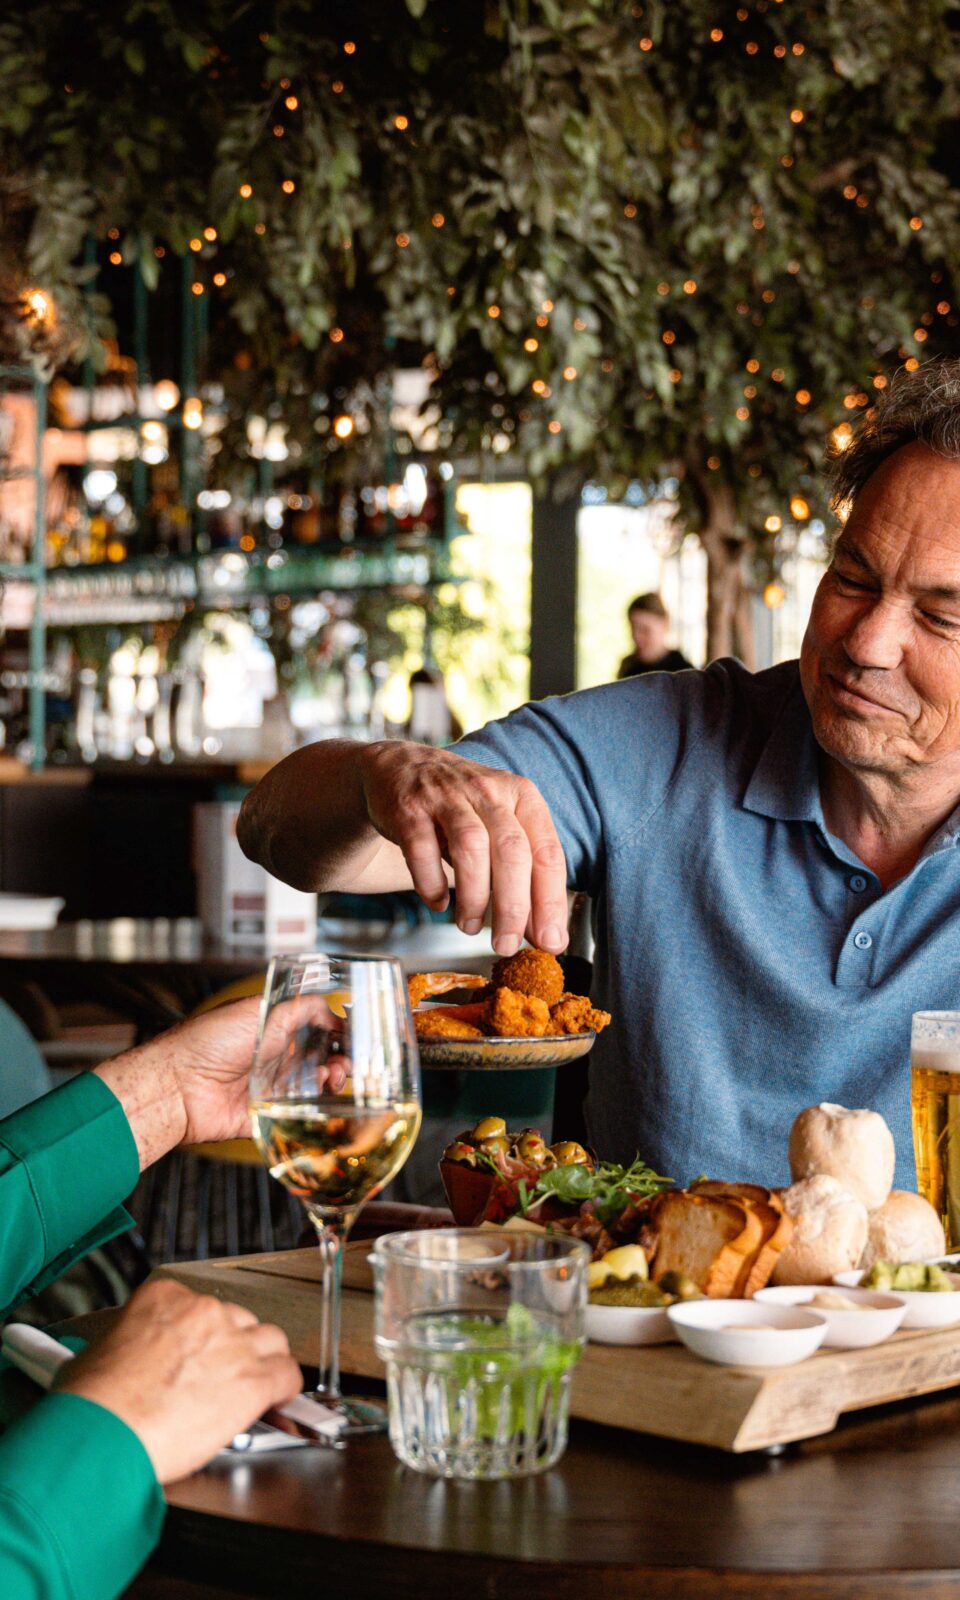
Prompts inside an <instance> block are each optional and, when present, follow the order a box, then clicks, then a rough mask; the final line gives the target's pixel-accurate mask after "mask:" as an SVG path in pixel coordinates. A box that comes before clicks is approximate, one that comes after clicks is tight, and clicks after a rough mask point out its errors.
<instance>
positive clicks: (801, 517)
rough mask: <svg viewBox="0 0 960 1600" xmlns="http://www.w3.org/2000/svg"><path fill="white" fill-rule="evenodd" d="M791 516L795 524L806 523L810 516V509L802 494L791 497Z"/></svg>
mask: <svg viewBox="0 0 960 1600" xmlns="http://www.w3.org/2000/svg"><path fill="white" fill-rule="evenodd" d="M790 515H791V517H792V518H793V520H794V522H806V521H807V518H808V517H809V515H810V507H809V505H808V504H807V502H806V500H804V498H803V495H802V494H794V495H791V496H790Z"/></svg>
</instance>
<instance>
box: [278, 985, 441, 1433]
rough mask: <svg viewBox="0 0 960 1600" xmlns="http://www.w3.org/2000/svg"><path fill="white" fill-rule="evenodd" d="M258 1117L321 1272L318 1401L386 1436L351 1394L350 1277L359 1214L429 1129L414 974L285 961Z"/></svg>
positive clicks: (356, 1428) (354, 1425) (377, 1415)
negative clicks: (347, 1381) (344, 1308)
mask: <svg viewBox="0 0 960 1600" xmlns="http://www.w3.org/2000/svg"><path fill="white" fill-rule="evenodd" d="M250 1113H251V1117H252V1119H253V1133H254V1138H255V1139H256V1141H257V1145H258V1147H259V1150H260V1154H261V1156H262V1157H263V1159H264V1161H265V1162H266V1164H267V1166H268V1167H269V1169H270V1173H271V1176H272V1177H274V1178H276V1179H277V1181H278V1182H279V1183H282V1184H283V1185H284V1187H285V1188H287V1189H289V1190H290V1191H291V1193H292V1194H295V1195H297V1196H298V1198H299V1199H300V1200H301V1201H302V1202H303V1206H304V1209H305V1210H306V1212H307V1215H308V1216H309V1218H310V1220H311V1222H312V1223H313V1225H314V1227H315V1228H316V1230H317V1239H318V1241H319V1244H320V1260H321V1263H322V1298H321V1324H320V1362H319V1368H320V1371H319V1379H318V1383H317V1389H316V1398H317V1399H318V1400H322V1401H323V1403H324V1404H325V1405H326V1406H329V1407H330V1408H331V1409H332V1410H335V1411H337V1412H339V1413H340V1414H341V1417H342V1418H343V1432H344V1433H358V1432H364V1433H366V1432H372V1431H377V1430H380V1429H383V1428H384V1427H385V1426H386V1413H385V1409H384V1407H383V1406H382V1405H380V1404H379V1403H378V1402H371V1401H356V1400H348V1399H345V1398H344V1397H343V1396H342V1395H341V1393H340V1373H339V1345H340V1267H341V1259H342V1250H343V1245H344V1242H345V1240H346V1238H347V1235H348V1233H349V1231H350V1228H351V1226H352V1225H353V1222H354V1219H355V1217H356V1215H357V1213H358V1211H359V1210H360V1207H361V1206H362V1205H363V1204H364V1202H365V1201H366V1200H369V1199H370V1197H371V1196H372V1195H375V1194H377V1193H378V1192H379V1191H380V1190H381V1189H382V1188H383V1187H384V1186H385V1185H386V1184H388V1183H389V1182H390V1180H391V1178H393V1177H395V1175H396V1174H397V1173H398V1172H399V1170H400V1168H401V1167H402V1166H403V1163H404V1162H405V1161H406V1159H407V1156H408V1155H409V1154H410V1151H411V1148H412V1147H413V1143H414V1141H415V1139H416V1137H417V1134H418V1132H419V1129H420V1116H421V1109H420V1062H419V1057H418V1055H417V1044H416V1036H415V1034H414V1028H413V1018H412V1016H411V1013H410V1002H409V998H408V995H407V986H406V982H405V980H404V976H403V969H402V967H401V965H400V963H399V961H395V960H391V959H388V958H385V957H380V956H354V955H342V956H340V955H324V954H313V955H305V956H296V957H289V956H283V957H277V958H276V959H275V960H273V961H271V963H270V966H269V968H268V971H267V983H266V989H265V991H264V997H263V1004H262V1007H261V1011H260V1027H259V1032H258V1035H257V1046H256V1054H255V1057H254V1064H253V1070H252V1072H251V1074H250Z"/></svg>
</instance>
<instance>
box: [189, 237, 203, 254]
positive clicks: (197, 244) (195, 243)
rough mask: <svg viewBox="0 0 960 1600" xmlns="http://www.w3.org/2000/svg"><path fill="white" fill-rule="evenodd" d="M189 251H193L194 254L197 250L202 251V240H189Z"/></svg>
mask: <svg viewBox="0 0 960 1600" xmlns="http://www.w3.org/2000/svg"><path fill="white" fill-rule="evenodd" d="M190 249H191V250H193V251H194V252H196V251H197V250H202V249H203V240H202V239H191V240H190Z"/></svg>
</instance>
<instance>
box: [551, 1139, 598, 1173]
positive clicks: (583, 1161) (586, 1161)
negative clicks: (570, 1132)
mask: <svg viewBox="0 0 960 1600" xmlns="http://www.w3.org/2000/svg"><path fill="white" fill-rule="evenodd" d="M550 1149H551V1150H552V1152H553V1154H554V1155H555V1156H556V1158H557V1165H558V1166H561V1167H589V1166H592V1164H593V1163H592V1162H591V1160H590V1157H589V1155H588V1154H587V1152H586V1150H584V1148H583V1145H582V1144H577V1141H576V1139H561V1141H560V1143H559V1144H552V1145H551V1146H550Z"/></svg>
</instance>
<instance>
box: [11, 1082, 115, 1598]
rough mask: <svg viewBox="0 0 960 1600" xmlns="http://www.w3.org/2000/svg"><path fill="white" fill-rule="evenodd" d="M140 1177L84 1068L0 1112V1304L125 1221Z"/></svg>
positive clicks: (106, 1102) (109, 1108)
mask: <svg viewBox="0 0 960 1600" xmlns="http://www.w3.org/2000/svg"><path fill="white" fill-rule="evenodd" d="M139 1175H140V1162H139V1158H138V1155H137V1146H136V1141H135V1140H134V1137H133V1134H132V1132H131V1129H130V1124H129V1123H128V1121H127V1118H126V1116H125V1114H124V1111H123V1107H122V1106H121V1104H120V1102H119V1100H118V1099H117V1097H116V1095H115V1094H113V1092H112V1091H111V1090H110V1089H108V1088H107V1086H106V1084H105V1083H104V1082H103V1080H102V1079H101V1078H98V1077H96V1075H95V1074H94V1073H92V1072H84V1073H81V1074H80V1075H79V1077H76V1078H72V1079H71V1080H70V1082H69V1083H65V1084H64V1085H63V1086H62V1088H59V1089H54V1091H53V1093H52V1094H47V1095H44V1096H43V1098H42V1099H41V1100H35V1101H34V1102H33V1104H32V1105H29V1106H25V1107H24V1108H23V1110H22V1111H17V1112H15V1113H14V1114H13V1116H12V1117H6V1118H4V1120H3V1121H2V1122H0V1308H6V1310H9V1309H10V1307H12V1306H14V1305H16V1304H17V1302H18V1301H19V1300H22V1299H23V1298H24V1297H25V1296H26V1295H31V1294H37V1293H39V1291H40V1290H41V1289H43V1288H45V1286H46V1285H47V1284H48V1283H52V1282H53V1280H54V1279H55V1278H58V1277H59V1276H60V1274H61V1273H62V1272H65V1271H66V1269H67V1267H69V1266H70V1265H71V1264H72V1263H73V1262H74V1261H78V1260H79V1259H80V1257H81V1256H84V1255H86V1254H87V1252H88V1251H89V1250H93V1249H94V1248H95V1247H96V1246H97V1245H100V1244H104V1243H105V1242H106V1241H107V1240H108V1239H112V1238H114V1237H115V1235H116V1234H118V1233H122V1232H123V1231H124V1230H125V1229H126V1228H129V1227H132V1225H133V1218H132V1217H131V1216H129V1214H128V1213H127V1212H126V1211H125V1210H124V1209H123V1206H122V1205H121V1201H123V1200H124V1199H125V1198H126V1196H127V1195H128V1194H131V1193H132V1191H133V1189H134V1187H135V1185H136V1182H137V1178H138V1177H139ZM4 1314H5V1312H4V1311H3V1310H0V1315H4ZM2 1593H3V1591H2V1590H0V1594H2Z"/></svg>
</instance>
